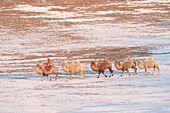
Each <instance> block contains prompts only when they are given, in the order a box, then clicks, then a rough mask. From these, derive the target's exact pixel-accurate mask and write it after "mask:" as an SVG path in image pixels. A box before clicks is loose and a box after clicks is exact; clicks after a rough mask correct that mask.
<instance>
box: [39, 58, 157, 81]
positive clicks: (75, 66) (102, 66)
mask: <svg viewBox="0 0 170 113" xmlns="http://www.w3.org/2000/svg"><path fill="white" fill-rule="evenodd" d="M112 64H114V66H115V68H116V69H117V70H121V71H122V74H121V76H123V74H124V71H127V73H128V74H129V76H130V72H129V69H133V70H134V75H137V66H138V68H139V69H145V73H146V74H147V75H149V74H150V73H149V72H148V69H149V68H153V73H152V75H154V74H155V72H156V70H157V71H158V74H160V68H159V65H158V63H157V62H156V60H155V59H154V58H151V60H149V59H148V58H146V59H145V60H144V61H142V60H137V61H135V60H134V59H132V58H129V59H126V58H124V59H123V60H122V61H118V60H115V61H114V62H111V61H109V60H106V59H104V60H99V61H98V62H97V63H96V62H95V61H91V63H90V66H91V69H92V70H93V71H96V72H97V73H98V76H97V78H100V74H101V73H102V74H103V75H104V76H105V77H107V75H106V74H105V70H107V69H108V70H109V72H110V76H109V77H112V76H113V75H114V71H113V69H112V67H113V65H112ZM62 69H63V71H64V72H66V73H69V74H70V76H71V77H70V78H71V79H73V78H77V77H76V76H75V73H79V74H80V75H81V76H80V78H86V74H85V71H84V66H83V65H82V64H81V63H80V62H71V63H70V64H68V63H66V62H63V63H62ZM36 72H37V73H38V74H40V75H41V76H42V78H41V80H42V81H43V80H44V77H45V76H47V77H48V79H49V80H50V81H51V78H50V74H54V75H55V76H56V80H57V79H58V68H57V67H56V66H55V65H54V64H52V63H51V61H50V59H48V61H47V63H44V65H40V64H38V63H37V64H36Z"/></svg>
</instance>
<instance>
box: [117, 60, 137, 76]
mask: <svg viewBox="0 0 170 113" xmlns="http://www.w3.org/2000/svg"><path fill="white" fill-rule="evenodd" d="M114 64H115V67H116V69H117V70H122V75H121V76H123V74H124V71H125V70H126V71H127V72H128V74H129V76H130V72H129V69H130V68H133V69H134V72H135V75H137V68H136V63H135V62H134V60H133V59H131V58H130V59H123V61H122V63H120V62H119V61H118V60H115V63H114Z"/></svg>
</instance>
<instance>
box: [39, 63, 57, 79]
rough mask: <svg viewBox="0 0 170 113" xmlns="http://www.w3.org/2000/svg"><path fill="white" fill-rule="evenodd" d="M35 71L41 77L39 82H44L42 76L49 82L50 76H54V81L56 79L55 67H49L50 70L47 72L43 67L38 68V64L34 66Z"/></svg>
mask: <svg viewBox="0 0 170 113" xmlns="http://www.w3.org/2000/svg"><path fill="white" fill-rule="evenodd" d="M36 71H37V73H38V74H40V75H42V78H41V80H42V81H43V80H44V76H47V77H48V79H49V80H50V81H51V78H50V74H55V75H56V80H57V79H58V68H57V67H55V65H53V64H51V65H50V70H49V71H48V70H47V69H46V68H45V67H44V66H40V65H39V64H36Z"/></svg>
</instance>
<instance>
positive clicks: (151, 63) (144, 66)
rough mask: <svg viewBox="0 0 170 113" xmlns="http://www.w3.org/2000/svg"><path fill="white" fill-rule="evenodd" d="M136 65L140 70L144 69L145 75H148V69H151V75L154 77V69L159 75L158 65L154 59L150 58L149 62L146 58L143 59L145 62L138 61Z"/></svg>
mask: <svg viewBox="0 0 170 113" xmlns="http://www.w3.org/2000/svg"><path fill="white" fill-rule="evenodd" d="M137 65H138V67H139V68H140V69H145V72H146V74H150V73H149V72H148V68H153V73H152V75H154V73H155V71H156V69H157V70H158V74H160V69H159V65H158V63H157V62H156V61H155V59H154V58H151V60H149V59H148V58H146V59H145V61H144V62H143V61H142V60H138V61H137Z"/></svg>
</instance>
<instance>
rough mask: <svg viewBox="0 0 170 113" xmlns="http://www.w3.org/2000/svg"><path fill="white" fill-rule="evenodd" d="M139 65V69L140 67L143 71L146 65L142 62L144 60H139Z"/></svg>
mask: <svg viewBox="0 0 170 113" xmlns="http://www.w3.org/2000/svg"><path fill="white" fill-rule="evenodd" d="M137 64H138V67H139V68H140V69H143V68H144V63H143V62H142V60H138V61H137Z"/></svg>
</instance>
